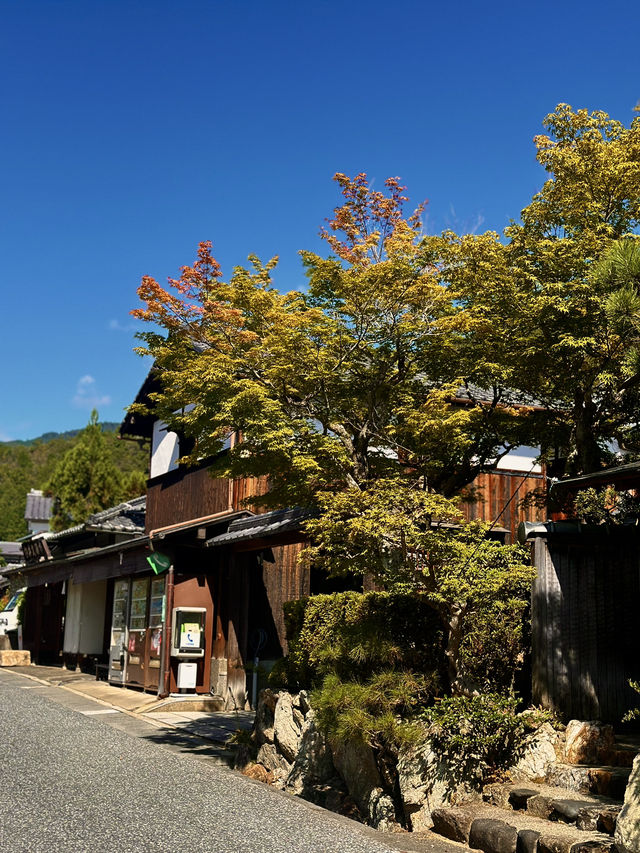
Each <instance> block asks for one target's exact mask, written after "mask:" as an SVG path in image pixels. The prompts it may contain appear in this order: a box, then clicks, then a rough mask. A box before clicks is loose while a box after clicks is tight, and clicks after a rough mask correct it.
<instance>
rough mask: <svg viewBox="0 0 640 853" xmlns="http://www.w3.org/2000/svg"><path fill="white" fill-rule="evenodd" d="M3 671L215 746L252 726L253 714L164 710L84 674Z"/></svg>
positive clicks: (49, 669)
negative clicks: (74, 694) (201, 739)
mask: <svg viewBox="0 0 640 853" xmlns="http://www.w3.org/2000/svg"><path fill="white" fill-rule="evenodd" d="M5 671H8V672H15V673H18V674H19V675H24V676H26V677H27V678H31V679H35V680H37V681H40V682H42V683H45V684H49V685H51V686H55V687H64V688H66V689H67V690H70V691H72V692H73V693H77V694H79V695H81V696H86V697H87V698H89V699H95V700H96V701H98V702H102V703H103V704H105V705H108V706H110V707H111V708H115V709H116V710H118V711H122V712H123V713H126V714H133V715H136V716H142V717H144V718H145V719H147V720H149V722H152V723H153V724H154V725H156V726H157V727H158V728H160V729H163V728H164V729H177V730H179V731H180V732H184V733H186V734H188V735H192V736H193V737H198V738H204V739H206V740H210V741H213V742H215V743H217V744H226V743H227V742H228V740H229V738H231V737H232V735H234V734H235V733H236V732H237V731H238V730H242V731H250V730H251V727H252V726H253V718H254V714H253V711H188V710H180V711H166V710H163V706H162V701H161V700H159V699H158V698H157V697H156V696H152V695H150V694H148V693H144V692H143V691H141V690H132V689H130V688H127V687H115V686H114V685H113V684H108V683H107V682H106V681H96V680H95V677H94V676H93V675H90V674H89V673H85V672H75V671H73V670H68V669H62V668H61V667H57V666H13V667H10V668H7V669H6V670H5ZM181 698H185V697H181Z"/></svg>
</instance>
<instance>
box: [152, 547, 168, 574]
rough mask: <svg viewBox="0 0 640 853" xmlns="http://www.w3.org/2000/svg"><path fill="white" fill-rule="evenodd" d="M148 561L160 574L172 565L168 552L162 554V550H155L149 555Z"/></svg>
mask: <svg viewBox="0 0 640 853" xmlns="http://www.w3.org/2000/svg"><path fill="white" fill-rule="evenodd" d="M147 563H149V565H150V566H151V568H152V569H153V571H154V572H155V573H156V574H157V575H159V574H161V573H162V572H166V570H167V569H168V568H169V566H170V565H171V557H168V556H167V555H166V554H161V553H160V551H154V552H153V553H152V554H149V556H148V557H147Z"/></svg>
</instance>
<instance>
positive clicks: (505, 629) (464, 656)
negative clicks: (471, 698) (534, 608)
mask: <svg viewBox="0 0 640 853" xmlns="http://www.w3.org/2000/svg"><path fill="white" fill-rule="evenodd" d="M530 640H531V628H530V621H529V603H528V602H527V601H524V600H522V599H513V600H509V601H496V602H495V604H494V606H493V607H491V608H490V609H487V610H485V611H482V612H480V613H477V614H475V615H474V617H473V620H470V624H469V629H468V631H467V632H466V634H465V636H464V638H463V640H462V643H461V646H460V670H461V673H462V675H463V677H466V678H467V679H469V680H470V681H471V682H472V683H473V684H474V685H477V686H478V688H479V689H482V690H488V691H490V692H496V693H508V692H509V691H510V690H513V688H514V685H515V684H516V683H517V679H518V678H519V677H521V673H522V671H523V667H524V666H525V662H526V659H527V653H528V649H529V646H530Z"/></svg>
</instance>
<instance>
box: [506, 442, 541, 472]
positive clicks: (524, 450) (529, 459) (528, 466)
mask: <svg viewBox="0 0 640 853" xmlns="http://www.w3.org/2000/svg"><path fill="white" fill-rule="evenodd" d="M539 455H540V448H539V447H516V449H515V450H512V451H511V452H510V453H507V455H506V456H503V457H502V459H501V460H500V461H499V462H498V464H497V465H496V468H497V469H498V471H522V473H523V474H527V473H529V472H531V473H532V474H540V473H541V472H542V467H541V466H540V463H538V462H536V463H535V464H534V460H535V458H536V456H539Z"/></svg>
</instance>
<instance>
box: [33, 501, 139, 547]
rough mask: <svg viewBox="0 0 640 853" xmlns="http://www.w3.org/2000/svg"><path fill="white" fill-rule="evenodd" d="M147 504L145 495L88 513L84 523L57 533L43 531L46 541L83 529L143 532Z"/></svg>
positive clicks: (62, 537)
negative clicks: (91, 513) (100, 510)
mask: <svg viewBox="0 0 640 853" xmlns="http://www.w3.org/2000/svg"><path fill="white" fill-rule="evenodd" d="M146 506H147V498H146V495H143V496H142V497H140V498H133V499H132V500H130V501H125V502H124V503H121V504H118V505H117V506H112V507H109V509H103V510H102V512H96V513H94V514H93V515H90V516H89V518H88V519H87V520H86V521H85V522H84V524H76V525H75V526H74V527H68V528H67V529H66V530H60V531H59V532H58V533H45V534H44V536H45V538H46V539H47V541H55V540H56V539H64V538H65V537H67V536H70V535H72V534H74V533H82V531H83V530H90V531H91V530H93V531H102V530H104V531H106V532H112V533H144V523H145V510H146Z"/></svg>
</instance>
